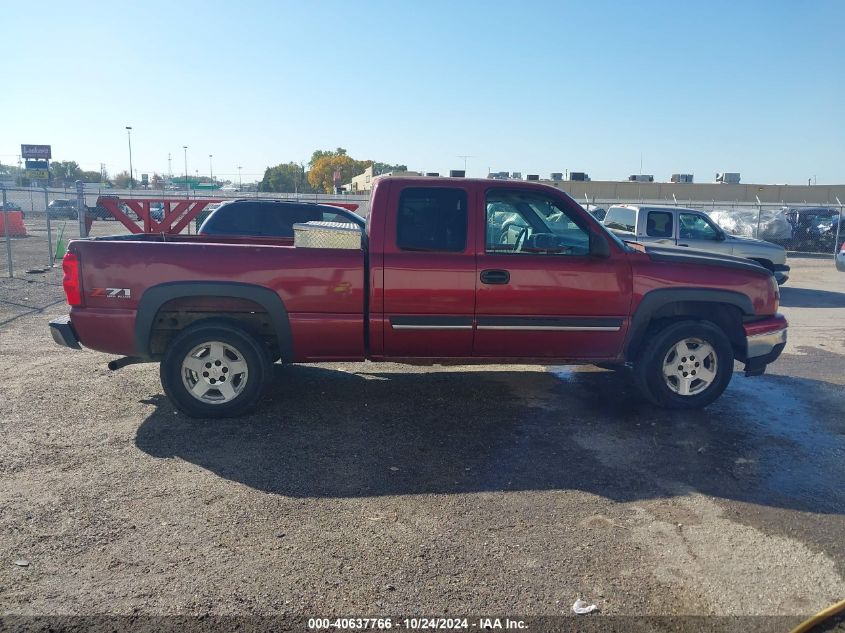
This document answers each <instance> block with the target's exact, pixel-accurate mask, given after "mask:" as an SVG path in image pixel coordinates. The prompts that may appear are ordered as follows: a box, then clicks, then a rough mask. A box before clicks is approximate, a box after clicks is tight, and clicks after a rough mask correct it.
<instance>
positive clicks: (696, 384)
mask: <svg viewBox="0 0 845 633" xmlns="http://www.w3.org/2000/svg"><path fill="white" fill-rule="evenodd" d="M733 363H734V356H733V349H732V348H731V343H730V341H729V340H728V338H727V336H726V335H725V333H724V332H723V331H722V330H721V329H720V328H719V327H718V326H716V325H715V324H713V323H710V322H709V321H679V322H675V323H671V324H670V325H668V326H666V327H665V328H663V329H660V330H657V331H655V332H653V333H652V335H651V336H650V337H649V339H648V340H647V341H646V342H645V345H644V347H643V349H642V351H641V353H640V355H639V357H638V359H637V361H636V362H635V363H634V376H635V380H636V383H637V387H638V388H639V390H640V392H641V393H642V394H643V396H644V397H645V398H646V399H648V400H650V401H651V402H653V403H654V404H657V405H658V406H661V407H666V408H670V409H698V408H701V407H705V406H707V405H708V404H710V403H711V402H713V401H714V400H716V398H718V397H719V396H720V395H722V392H723V391H724V390H725V388H726V387H727V386H728V383H729V382H730V380H731V376H732V375H733Z"/></svg>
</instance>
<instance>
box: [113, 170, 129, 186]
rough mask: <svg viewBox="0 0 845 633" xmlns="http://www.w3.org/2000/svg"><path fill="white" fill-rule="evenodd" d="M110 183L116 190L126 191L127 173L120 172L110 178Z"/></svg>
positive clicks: (127, 184)
mask: <svg viewBox="0 0 845 633" xmlns="http://www.w3.org/2000/svg"><path fill="white" fill-rule="evenodd" d="M111 181H112V184H113V185H114V186H115V187H117V188H118V189H127V188H129V172H128V171H126V170H123V171H122V172H120V173H117V174H115V175H114V176H112V179H111Z"/></svg>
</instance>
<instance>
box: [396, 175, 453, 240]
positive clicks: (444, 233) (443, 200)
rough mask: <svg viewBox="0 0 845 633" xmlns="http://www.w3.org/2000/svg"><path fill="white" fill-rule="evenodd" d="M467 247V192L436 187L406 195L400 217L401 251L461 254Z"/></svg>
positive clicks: (412, 190) (410, 190)
mask: <svg viewBox="0 0 845 633" xmlns="http://www.w3.org/2000/svg"><path fill="white" fill-rule="evenodd" d="M466 245H467V194H466V191H464V190H463V189H450V188H436V187H408V188H406V189H404V190H403V191H402V193H401V195H400V197H399V209H398V213H397V215H396V246H397V248H399V250H402V251H431V252H446V253H460V252H463V251H464V250H466Z"/></svg>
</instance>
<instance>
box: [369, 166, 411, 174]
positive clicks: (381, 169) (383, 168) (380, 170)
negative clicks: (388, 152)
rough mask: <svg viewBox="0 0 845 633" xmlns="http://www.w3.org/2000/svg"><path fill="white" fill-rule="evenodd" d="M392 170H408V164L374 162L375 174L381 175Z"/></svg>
mask: <svg viewBox="0 0 845 633" xmlns="http://www.w3.org/2000/svg"><path fill="white" fill-rule="evenodd" d="M392 171H408V166H407V165H388V164H387V163H373V176H380V175H381V174H387V173H390V172H392Z"/></svg>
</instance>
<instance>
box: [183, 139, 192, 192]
mask: <svg viewBox="0 0 845 633" xmlns="http://www.w3.org/2000/svg"><path fill="white" fill-rule="evenodd" d="M182 150H183V151H184V152H185V195H186V196H187V197H189V198H190V196H189V195H188V192H189V189H188V146H187V145H183V146H182Z"/></svg>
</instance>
